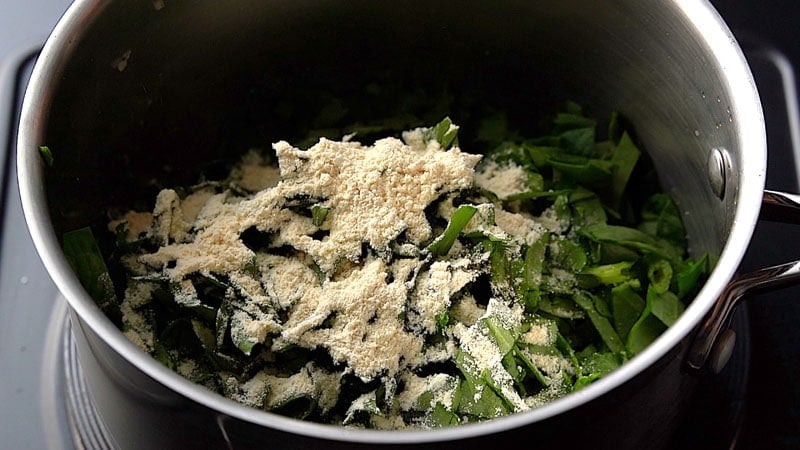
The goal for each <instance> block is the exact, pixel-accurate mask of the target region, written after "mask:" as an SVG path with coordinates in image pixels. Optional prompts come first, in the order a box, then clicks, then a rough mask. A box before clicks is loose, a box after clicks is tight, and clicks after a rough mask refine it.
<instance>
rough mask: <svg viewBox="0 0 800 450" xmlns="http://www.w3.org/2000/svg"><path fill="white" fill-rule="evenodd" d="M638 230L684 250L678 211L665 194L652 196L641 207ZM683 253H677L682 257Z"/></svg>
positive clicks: (683, 235)
mask: <svg viewBox="0 0 800 450" xmlns="http://www.w3.org/2000/svg"><path fill="white" fill-rule="evenodd" d="M639 228H640V229H641V230H642V231H644V232H645V233H648V234H650V235H652V236H655V237H657V238H660V239H663V240H665V241H667V242H669V243H670V244H671V245H672V246H674V247H675V248H677V249H680V250H684V249H685V248H686V231H685V230H684V228H683V222H682V221H681V216H680V211H678V208H677V207H676V206H675V203H674V202H673V201H672V199H671V198H670V197H669V196H668V195H666V194H654V195H652V196H651V197H650V198H648V200H647V201H646V202H645V204H644V205H643V206H642V223H641V224H640V225H639ZM682 254H683V252H682V251H681V253H679V255H682Z"/></svg>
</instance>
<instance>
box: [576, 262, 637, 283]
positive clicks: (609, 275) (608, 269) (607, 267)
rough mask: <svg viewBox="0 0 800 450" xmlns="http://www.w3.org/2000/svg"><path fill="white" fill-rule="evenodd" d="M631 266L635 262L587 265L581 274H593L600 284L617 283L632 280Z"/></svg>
mask: <svg viewBox="0 0 800 450" xmlns="http://www.w3.org/2000/svg"><path fill="white" fill-rule="evenodd" d="M631 266H633V262H631V261H622V262H618V263H616V264H604V265H601V266H593V267H587V268H585V269H583V271H582V272H581V275H591V276H592V277H594V279H595V280H596V281H597V282H598V283H600V284H606V285H615V284H620V283H624V282H626V281H630V279H631V274H630V272H629V270H630V268H631Z"/></svg>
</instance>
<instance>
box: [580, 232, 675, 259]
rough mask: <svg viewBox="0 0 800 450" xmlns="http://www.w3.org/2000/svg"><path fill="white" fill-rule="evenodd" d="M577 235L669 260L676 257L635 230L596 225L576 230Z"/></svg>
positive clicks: (647, 236)
mask: <svg viewBox="0 0 800 450" xmlns="http://www.w3.org/2000/svg"><path fill="white" fill-rule="evenodd" d="M578 234H580V235H581V236H584V237H586V238H588V239H591V240H592V241H595V242H600V243H610V244H619V245H623V246H625V247H629V248H632V249H635V250H638V251H641V252H644V253H652V254H656V255H660V256H663V257H665V258H668V259H671V258H675V257H676V256H677V255H675V254H674V250H673V249H672V248H670V247H665V246H664V245H663V244H661V242H659V241H658V240H656V238H655V237H653V236H651V235H649V234H647V233H644V232H642V231H639V230H637V229H635V228H630V227H624V226H619V225H607V224H597V225H591V226H588V227H585V228H582V229H580V230H578Z"/></svg>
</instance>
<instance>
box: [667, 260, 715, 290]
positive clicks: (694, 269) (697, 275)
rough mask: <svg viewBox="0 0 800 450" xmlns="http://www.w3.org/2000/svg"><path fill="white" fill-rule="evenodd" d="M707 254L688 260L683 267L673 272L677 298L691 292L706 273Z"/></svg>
mask: <svg viewBox="0 0 800 450" xmlns="http://www.w3.org/2000/svg"><path fill="white" fill-rule="evenodd" d="M708 270H709V269H708V254H707V253H706V254H705V255H703V256H702V257H701V258H700V259H698V260H696V261H692V260H688V261H687V263H686V264H684V267H683V268H682V269H681V270H679V271H678V273H676V274H675V279H676V280H677V284H678V298H681V299H683V298H685V297H686V296H687V295H689V294H693V293H694V292H695V291H696V290H697V288H698V287H699V285H700V280H701V279H703V278H705V276H707V275H708Z"/></svg>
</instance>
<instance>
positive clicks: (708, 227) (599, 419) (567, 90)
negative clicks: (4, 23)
mask: <svg viewBox="0 0 800 450" xmlns="http://www.w3.org/2000/svg"><path fill="white" fill-rule="evenodd" d="M387 73H393V74H394V76H397V77H400V78H401V79H403V80H405V82H407V83H409V84H410V85H417V84H419V85H436V84H437V83H438V82H441V81H442V80H447V81H448V82H449V83H452V84H453V85H456V86H461V87H471V88H473V89H478V90H480V91H481V92H482V93H483V94H486V93H490V94H492V95H491V96H484V98H491V99H493V101H495V102H496V105H495V106H497V107H502V108H504V109H507V110H508V111H510V112H511V115H512V116H513V117H515V118H516V119H517V120H535V119H536V118H537V113H536V111H538V110H541V111H543V112H546V111H551V110H552V103H553V101H555V100H562V99H564V98H572V99H576V100H579V101H581V102H583V103H585V104H588V105H590V106H591V109H592V110H593V111H596V112H607V111H610V110H612V109H616V110H618V111H620V112H622V113H623V114H624V115H625V116H626V117H628V118H629V119H630V121H631V122H632V123H633V124H635V127H636V132H637V134H638V136H639V137H640V139H641V140H642V141H643V143H644V144H645V146H646V148H647V149H648V151H649V152H650V154H651V156H652V158H653V160H654V162H655V164H656V166H657V168H658V173H659V176H660V181H661V183H662V185H663V186H664V187H665V188H666V190H668V192H669V193H670V194H672V195H673V197H674V198H675V199H676V200H677V202H678V203H679V205H680V208H681V209H682V210H683V211H684V213H685V216H684V219H685V224H686V227H687V229H688V234H689V239H690V242H691V251H692V252H693V253H694V254H695V255H699V254H702V253H704V252H710V253H711V254H714V255H719V259H718V260H717V262H716V266H715V268H714V270H713V273H712V274H711V276H710V278H709V279H708V281H707V282H706V283H705V285H704V287H703V288H702V290H701V291H700V292H699V294H698V295H697V297H696V298H695V299H694V301H693V302H692V304H691V305H690V306H689V307H688V308H687V310H686V312H685V313H684V315H683V316H682V317H681V318H680V320H679V321H678V322H677V323H676V324H675V325H674V326H672V327H671V328H670V329H669V330H667V332H665V333H664V334H663V335H662V336H661V337H660V338H659V339H658V340H657V341H656V342H655V343H654V344H653V345H652V346H650V347H649V348H648V349H647V350H646V351H644V352H643V353H641V354H639V355H637V356H636V357H635V358H633V360H631V361H630V362H628V363H627V364H625V365H624V366H623V367H622V368H620V369H619V370H617V371H615V372H613V373H612V374H610V375H609V376H607V377H606V378H604V379H602V380H600V381H598V382H597V383H594V384H592V385H591V386H589V387H587V388H585V389H583V390H581V391H579V392H576V393H573V394H571V395H569V396H567V397H565V398H562V399H559V400H557V401H554V402H552V403H550V404H548V405H546V406H543V407H540V408H537V409H534V410H532V411H529V412H526V413H521V414H517V415H514V416H511V417H506V418H502V419H498V420H494V421H491V422H487V423H479V424H471V425H464V426H460V427H457V428H449V429H439V430H426V431H409V432H386V431H370V430H355V429H346V428H341V427H334V426H326V425H318V424H312V423H304V422H300V421H297V420H293V419H289V418H286V417H281V416H277V415H274V414H271V413H267V412H261V411H256V410H253V409H250V408H247V407H244V406H242V405H239V404H237V403H234V402H232V401H230V400H227V399H225V398H222V397H220V396H218V395H216V394H212V393H210V392H207V391H205V390H203V389H202V388H200V387H198V386H196V385H194V384H192V383H191V382H189V381H187V380H185V379H184V378H182V377H181V376H179V375H177V374H175V373H173V372H171V371H170V370H169V369H167V368H166V367H164V366H162V365H161V364H160V363H158V362H157V361H155V360H154V359H152V358H150V357H149V356H148V355H146V354H145V353H143V352H141V351H140V350H138V349H137V348H136V347H135V346H134V345H133V344H131V343H130V342H129V341H128V340H127V339H126V338H125V337H124V336H123V335H122V333H121V332H120V331H119V330H118V329H117V328H116V327H115V326H114V325H113V324H112V323H111V322H110V321H109V320H108V319H107V318H106V317H105V316H104V315H103V314H102V312H101V311H100V310H99V309H98V308H97V306H96V305H95V303H94V302H93V301H92V299H91V298H90V297H89V295H88V294H87V293H86V291H85V290H84V289H83V288H82V287H81V285H80V283H79V282H78V279H77V278H76V277H75V275H74V274H73V273H72V271H71V269H70V267H69V265H68V264H67V262H66V260H65V258H64V255H63V253H62V251H61V246H60V236H61V235H62V233H63V232H64V231H67V230H69V229H71V228H76V227H78V226H84V225H86V224H88V223H93V222H95V221H97V220H98V219H101V220H102V218H103V217H104V215H105V212H106V210H107V208H108V207H109V206H123V205H127V206H131V205H134V204H135V203H136V202H137V201H150V200H151V199H152V198H154V190H153V189H154V188H153V186H154V185H156V184H157V183H156V180H157V181H158V182H163V183H165V184H168V185H180V184H186V183H189V182H191V181H194V179H195V178H196V176H197V173H198V171H197V169H198V167H199V165H200V163H201V162H205V161H208V160H209V159H211V158H214V157H217V156H221V155H219V154H217V153H215V152H217V151H218V150H219V149H220V148H223V149H224V148H232V147H236V145H230V146H228V147H225V146H224V145H221V142H222V140H223V138H225V139H230V138H231V136H233V135H235V136H238V137H239V138H241V141H239V142H235V144H238V146H239V147H241V146H243V145H245V144H248V143H250V142H251V141H252V140H253V139H255V140H259V142H258V143H259V144H262V145H263V144H265V143H268V142H267V141H266V139H274V138H283V137H284V136H280V135H274V134H273V133H275V130H274V128H276V127H277V126H278V125H279V123H277V121H276V122H271V121H270V118H271V117H272V116H270V114H271V113H270V112H271V111H272V110H274V109H276V108H277V106H276V105H275V103H274V99H275V98H277V97H279V96H280V95H281V93H284V92H287V91H302V90H303V88H304V87H306V86H314V87H323V88H326V89H330V90H331V91H332V92H338V93H343V92H345V93H346V92H347V89H351V88H352V87H353V86H360V85H363V84H365V83H368V82H369V81H370V80H374V79H381V78H382V77H386V74H387ZM254 118H258V119H261V120H262V121H261V122H257V123H255V122H253V120H254ZM239 125H244V126H243V127H242V128H241V129H242V130H248V131H243V132H242V133H241V134H235V133H231V130H232V129H234V130H239V128H238V126H239ZM247 125H252V127H249V128H248V127H247ZM234 139H238V138H234ZM248 139H250V140H248ZM18 142H19V144H18V158H19V160H18V166H19V169H18V170H19V183H20V191H21V196H22V201H23V206H24V209H25V214H26V217H27V221H28V225H29V228H30V231H31V234H32V236H33V240H34V242H35V244H36V247H37V249H38V251H39V253H40V255H41V258H42V259H43V261H44V263H45V265H46V267H47V269H48V271H49V273H50V274H51V276H52V277H53V279H54V281H55V282H56V284H57V285H58V287H59V289H60V290H61V292H62V293H63V294H64V295H65V296H66V298H67V299H68V301H69V305H70V308H71V316H72V319H73V324H74V329H75V330H76V337H77V339H78V341H79V355H80V358H81V364H82V365H83V367H84V370H85V373H86V377H87V380H88V386H89V388H90V391H91V394H92V397H93V398H94V401H95V403H96V406H97V409H98V410H99V411H100V414H101V417H102V419H103V421H104V423H105V425H106V426H107V427H108V429H109V430H110V432H111V434H112V435H113V437H114V439H115V440H116V443H117V444H118V445H120V446H122V447H130V448H145V447H153V448H164V447H166V446H169V445H174V446H180V447H188V448H191V447H194V446H198V445H209V446H217V447H225V446H226V445H227V446H229V447H235V448H240V447H248V446H261V445H272V446H277V447H285V446H290V445H309V446H314V447H315V448H316V447H321V446H330V447H349V446H362V447H370V446H373V445H374V444H377V443H383V444H396V445H401V444H421V443H429V444H431V445H435V446H436V447H439V448H440V447H447V446H451V445H452V446H453V447H454V448H455V447H459V448H464V447H463V446H464V445H466V444H477V443H482V444H494V445H496V444H497V443H498V442H502V441H509V442H512V441H521V442H536V443H537V445H547V444H551V445H554V446H558V445H561V446H564V447H570V446H573V445H577V444H579V443H586V442H589V443H591V444H592V445H593V447H604V446H607V447H613V448H623V447H632V448H646V447H658V446H660V445H662V444H664V443H665V442H666V441H665V439H666V438H667V436H668V435H669V433H670V431H671V430H672V428H673V427H674V425H675V423H676V420H677V418H678V416H679V414H680V413H681V408H682V404H683V403H682V399H684V398H686V396H687V395H688V393H690V392H691V389H692V387H693V384H694V378H693V377H691V376H690V375H687V372H691V371H702V370H704V369H705V368H707V367H712V368H714V367H716V368H718V367H720V366H721V365H723V364H724V361H725V356H726V355H725V353H726V350H729V348H730V334H729V333H723V337H724V338H725V339H722V340H719V339H718V335H719V334H720V333H721V332H722V331H723V330H724V329H725V324H726V321H727V319H728V315H729V312H730V309H731V308H732V305H733V304H735V300H736V299H737V298H739V297H740V296H741V295H740V294H742V292H743V291H746V290H747V288H749V287H751V286H753V284H752V283H751V282H749V281H747V280H748V278H746V277H745V278H744V279H743V280H744V281H741V280H740V281H737V282H735V283H732V279H733V277H734V274H735V272H736V269H737V267H738V265H739V263H740V260H741V258H742V256H743V254H744V252H745V249H746V248H747V245H748V242H749V240H750V237H751V234H752V232H753V229H754V226H755V224H756V221H757V219H758V213H759V208H760V205H761V201H762V197H763V196H764V190H763V188H764V178H765V166H766V138H765V130H764V122H763V117H762V113H761V107H760V103H759V99H758V94H757V92H756V89H755V86H754V83H753V80H752V78H751V75H750V72H749V69H748V67H747V64H746V62H745V59H744V57H743V55H742V52H741V50H740V49H739V47H738V46H737V44H736V42H735V40H734V38H733V36H732V35H731V33H730V31H729V30H728V29H727V27H726V26H725V24H724V23H723V22H722V20H721V18H720V17H719V16H718V15H717V14H716V12H715V11H714V10H713V8H712V7H711V6H710V5H709V4H708V3H707V2H706V1H704V0H669V1H668V0H658V1H657V0H629V1H625V0H605V1H596V2H586V1H584V0H552V1H545V0H537V1H509V2H503V3H497V2H493V3H488V2H459V3H457V4H456V3H454V2H445V1H424V2H423V1H408V2H401V3H396V2H395V3H391V4H390V3H385V2H376V1H367V0H356V1H350V2H331V1H311V0H306V1H291V2H288V1H276V0H275V1H269V0H237V1H219V0H194V1H189V0H185V1H179V0H174V1H170V0H165V1H161V0H152V1H151V0H136V1H134V0H131V1H124V2H123V1H113V0H76V1H75V2H74V3H73V5H72V6H71V7H70V9H69V10H68V11H67V13H66V14H65V15H64V17H63V18H62V19H61V21H60V22H59V24H58V25H57V26H56V28H55V29H54V31H53V33H52V35H51V36H50V38H49V40H48V41H47V43H46V45H45V47H44V49H43V51H42V53H41V55H40V57H39V60H38V62H37V64H36V68H35V70H34V72H33V76H32V78H31V81H30V84H29V86H28V90H27V92H26V95H25V99H24V104H23V110H22V118H21V123H20V129H19V139H18ZM40 145H48V146H50V148H51V149H52V152H53V155H54V157H55V164H54V165H53V167H47V166H46V164H45V162H44V160H43V159H42V158H41V157H40V155H39V146H40ZM768 194H769V198H770V199H771V200H774V199H776V198H777V199H786V198H788V197H786V196H781V195H780V194H777V193H776V194H772V193H768ZM775 203H780V202H775V201H771V202H770V204H771V205H772V204H775ZM792 267H793V266H787V267H782V268H781V269H780V275H778V276H777V277H775V274H774V273H772V272H770V274H769V276H767V277H766V282H762V281H763V280H764V277H763V274H759V276H760V278H757V280H758V282H759V283H761V284H759V286H760V285H762V284H773V283H775V282H776V281H784V280H789V279H792V278H794V277H795V273H794V271H793V269H792ZM729 283H730V285H731V286H732V287H733V289H726V286H728V285H729ZM742 283H744V284H745V289H744V290H743V289H740V288H741V284H742ZM718 299H721V300H718ZM695 334H697V335H698V336H697V338H695V337H694V336H695ZM719 342H722V344H719Z"/></svg>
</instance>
